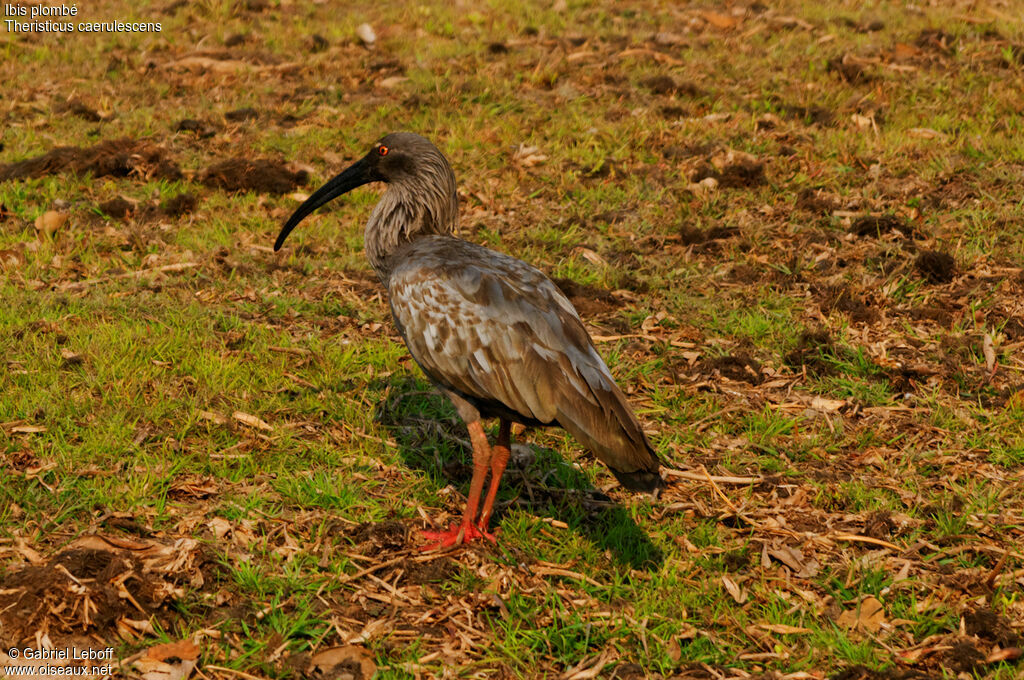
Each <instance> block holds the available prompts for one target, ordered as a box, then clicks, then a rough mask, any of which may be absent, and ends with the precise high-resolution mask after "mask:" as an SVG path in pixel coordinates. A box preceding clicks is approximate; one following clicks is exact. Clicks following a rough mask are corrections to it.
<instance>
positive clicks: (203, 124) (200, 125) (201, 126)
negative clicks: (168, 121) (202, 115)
mask: <svg viewBox="0 0 1024 680" xmlns="http://www.w3.org/2000/svg"><path fill="white" fill-rule="evenodd" d="M174 131H175V132H192V133H195V135H196V136H197V137H199V138H201V139H205V138H207V137H213V136H214V135H215V134H217V128H216V127H214V126H213V124H212V123H210V122H208V121H205V120H197V119H195V118H184V119H182V120H179V121H178V122H177V123H175V125H174Z"/></svg>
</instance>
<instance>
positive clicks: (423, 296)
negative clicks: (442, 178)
mask: <svg viewBox="0 0 1024 680" xmlns="http://www.w3.org/2000/svg"><path fill="white" fill-rule="evenodd" d="M388 268H389V270H390V276H389V279H388V282H387V285H388V293H389V296H390V300H391V311H392V314H393V315H394V318H395V322H396V324H397V325H398V328H399V331H400V332H401V333H402V336H403V338H404V339H405V342H406V345H407V346H408V347H409V351H410V353H411V354H412V356H413V359H415V360H416V362H417V363H418V364H419V365H420V366H421V367H422V368H423V371H424V372H425V373H426V374H427V376H428V377H429V378H430V379H431V380H432V381H434V382H435V383H437V384H439V385H441V386H442V387H444V388H445V389H448V390H450V391H452V392H454V393H456V394H458V395H459V396H460V397H462V398H463V399H466V400H467V401H468V402H470V403H471V404H472V405H474V406H475V407H476V408H477V409H479V410H480V412H481V413H482V414H484V415H489V416H499V417H503V418H509V419H512V420H518V421H520V422H524V423H527V424H542V425H549V424H554V423H557V424H559V425H561V426H562V427H563V428H565V429H566V430H568V431H569V432H570V433H572V435H573V436H575V437H576V439H577V440H579V441H580V443H581V444H583V445H584V446H585V447H587V448H588V449H590V450H591V451H593V452H594V454H595V455H596V456H597V457H598V458H599V459H601V460H602V461H603V462H604V463H605V464H606V465H608V467H609V468H610V469H611V470H612V472H613V473H614V474H615V476H616V477H617V478H618V479H619V481H620V482H621V483H622V484H623V485H624V486H626V487H627V488H630V489H635V490H652V489H654V488H655V487H657V486H659V485H660V482H661V478H660V475H659V474H658V467H659V461H658V457H657V455H656V454H655V453H654V450H653V449H652V447H651V445H650V442H649V441H648V440H647V437H646V436H645V435H644V433H643V430H642V429H641V427H640V423H639V422H638V421H637V419H636V417H635V416H634V415H633V412H632V410H631V409H630V407H629V404H628V403H627V402H626V399H625V396H624V395H623V394H622V391H621V390H620V389H619V388H618V386H617V385H616V384H615V380H614V379H613V378H612V376H611V373H610V372H609V370H608V367H607V366H606V365H605V363H604V361H603V360H602V359H601V357H600V355H598V353H597V350H596V349H595V348H594V346H593V343H592V342H591V340H590V337H589V336H588V335H587V332H586V328H585V327H584V326H583V322H582V321H581V320H580V318H579V315H578V314H577V313H576V310H575V309H574V308H573V306H572V303H570V302H569V300H568V299H567V298H566V297H565V295H564V294H562V292H561V291H560V290H559V289H558V287H557V286H555V284H554V283H552V282H551V280H550V279H548V278H547V277H546V276H545V275H544V274H543V273H542V272H540V271H538V270H537V269H535V268H534V267H531V266H530V265H528V264H527V263H525V262H523V261H521V260H517V259H515V258H513V257H509V256H508V255H504V254H502V253H498V252H495V251H493V250H489V249H487V248H484V247H482V246H478V245H476V244H472V243H469V242H466V241H462V240H460V239H456V238H454V237H450V236H428V237H423V238H419V239H416V240H414V241H411V242H409V243H406V244H404V245H402V246H401V247H400V248H398V249H397V250H395V251H394V253H393V254H392V255H391V258H390V261H389V263H388Z"/></svg>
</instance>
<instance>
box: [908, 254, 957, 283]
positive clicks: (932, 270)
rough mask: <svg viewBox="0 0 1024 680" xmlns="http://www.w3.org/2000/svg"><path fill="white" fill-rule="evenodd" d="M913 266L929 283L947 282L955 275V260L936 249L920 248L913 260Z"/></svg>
mask: <svg viewBox="0 0 1024 680" xmlns="http://www.w3.org/2000/svg"><path fill="white" fill-rule="evenodd" d="M914 267H915V268H916V269H917V271H918V272H920V274H921V276H923V277H925V278H926V279H928V281H930V282H931V283H949V282H950V281H952V280H953V277H954V276H956V260H954V259H953V256H952V255H950V254H949V253H944V252H942V251H938V250H922V251H921V252H920V254H919V255H918V256H917V259H916V260H914Z"/></svg>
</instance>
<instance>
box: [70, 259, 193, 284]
mask: <svg viewBox="0 0 1024 680" xmlns="http://www.w3.org/2000/svg"><path fill="white" fill-rule="evenodd" d="M198 266H199V263H198V262H177V263H175V264H165V265H164V266H162V267H152V268H151V269H139V270H137V271H133V272H124V273H122V274H111V275H110V276H99V277H97V278H95V279H85V280H83V281H71V282H70V283H65V284H62V285H61V287H60V288H61V290H75V289H77V288H86V287H88V286H92V285H95V284H97V283H105V282H107V281H114V280H116V279H138V278H142V277H143V276H145V275H146V274H156V273H161V272H180V271H183V270H185V269H191V268H192V267H198Z"/></svg>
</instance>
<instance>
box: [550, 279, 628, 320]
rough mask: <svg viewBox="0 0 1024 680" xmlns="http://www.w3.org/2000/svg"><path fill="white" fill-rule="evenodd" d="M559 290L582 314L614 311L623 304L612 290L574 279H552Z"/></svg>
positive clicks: (591, 314)
mask: <svg viewBox="0 0 1024 680" xmlns="http://www.w3.org/2000/svg"><path fill="white" fill-rule="evenodd" d="M552 282H553V283H554V284H555V285H556V286H558V288H559V290H561V291H562V292H563V293H565V296H566V297H567V298H569V301H570V302H572V304H573V307H575V308H576V311H578V312H579V313H580V315H582V316H588V317H589V316H598V315H600V314H606V313H608V312H611V311H614V310H616V309H618V308H619V307H621V306H622V304H623V303H622V301H620V300H619V299H618V298H617V297H615V295H613V294H612V292H611V291H610V290H605V289H604V288H599V287H597V286H592V285H589V284H586V283H577V282H576V281H573V280H572V279H562V278H557V279H552Z"/></svg>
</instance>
